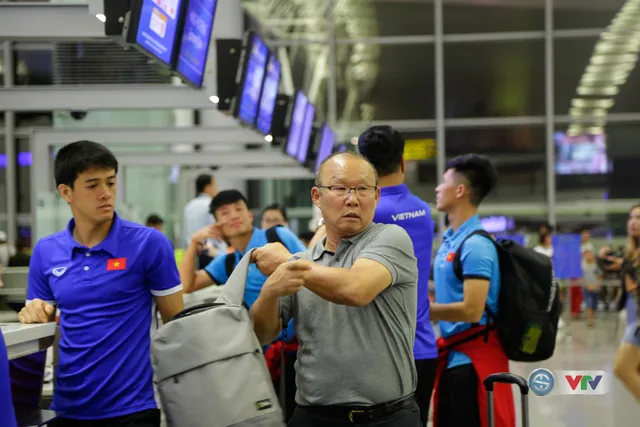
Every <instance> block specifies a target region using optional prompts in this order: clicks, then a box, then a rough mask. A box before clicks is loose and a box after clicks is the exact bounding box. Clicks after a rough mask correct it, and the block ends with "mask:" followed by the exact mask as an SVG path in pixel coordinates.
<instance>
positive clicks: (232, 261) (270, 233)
mask: <svg viewBox="0 0 640 427" xmlns="http://www.w3.org/2000/svg"><path fill="white" fill-rule="evenodd" d="M278 227H282V226H281V225H276V226H275V227H271V228H268V229H267V242H269V243H282V244H283V245H284V243H283V242H282V240H280V236H278V232H277V231H276V229H277V228H278ZM285 246H286V245H285ZM224 268H225V270H226V272H227V277H231V273H233V269H234V268H236V254H235V253H232V254H227V257H226V258H225V259H224Z"/></svg>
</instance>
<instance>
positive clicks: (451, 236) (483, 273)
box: [433, 215, 500, 368]
mask: <svg viewBox="0 0 640 427" xmlns="http://www.w3.org/2000/svg"><path fill="white" fill-rule="evenodd" d="M480 229H482V223H481V222H480V218H479V217H478V216H477V215H474V216H472V217H471V218H469V219H468V220H467V221H466V222H465V223H464V224H462V226H460V228H459V229H458V230H457V231H455V232H454V231H453V229H452V228H449V229H448V230H447V231H446V232H445V234H444V236H443V240H442V245H441V246H440V249H439V250H438V253H437V254H436V259H435V261H434V265H433V273H434V274H433V275H434V282H435V287H436V302H438V303H441V304H448V303H453V302H459V301H462V300H463V299H464V288H463V282H462V281H460V280H459V279H458V278H457V277H456V275H455V273H454V271H453V259H454V258H455V253H456V252H457V251H458V249H459V248H460V245H461V244H462V242H463V241H464V239H465V238H466V237H467V236H468V235H469V234H471V233H472V232H474V231H475V230H480ZM460 261H461V263H462V274H463V277H464V278H480V279H487V280H489V283H490V284H489V294H488V295H487V305H488V306H489V308H490V309H491V310H492V311H493V312H494V313H497V312H498V295H499V293H500V265H499V263H498V252H497V250H496V247H495V244H494V243H493V242H492V241H491V240H489V239H487V238H486V237H483V236H479V235H476V236H472V237H470V238H469V239H468V240H467V241H466V242H465V243H464V247H463V248H462V253H461V258H460ZM486 323H487V313H486V312H485V313H484V314H483V315H482V319H481V320H480V324H486ZM439 324H440V331H441V332H442V335H443V336H444V337H450V336H451V335H454V334H456V333H458V332H462V331H464V330H467V329H469V328H470V327H471V323H468V322H446V321H440V322H439ZM467 363H471V360H470V359H469V358H468V357H467V356H465V355H464V354H462V353H458V352H455V351H452V352H450V353H449V365H448V366H449V367H450V368H452V367H454V366H459V365H463V364H467Z"/></svg>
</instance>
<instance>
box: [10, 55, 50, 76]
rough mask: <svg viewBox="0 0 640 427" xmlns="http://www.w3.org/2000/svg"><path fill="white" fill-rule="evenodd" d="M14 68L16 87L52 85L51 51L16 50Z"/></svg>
mask: <svg viewBox="0 0 640 427" xmlns="http://www.w3.org/2000/svg"><path fill="white" fill-rule="evenodd" d="M14 67H15V68H14V83H15V84H16V85H50V84H53V51H52V50H16V51H15V54H14Z"/></svg>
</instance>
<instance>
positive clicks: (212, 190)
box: [182, 174, 227, 268]
mask: <svg viewBox="0 0 640 427" xmlns="http://www.w3.org/2000/svg"><path fill="white" fill-rule="evenodd" d="M196 194H197V196H196V197H195V198H194V199H192V200H191V201H190V202H189V203H187V205H186V206H185V207H184V212H183V216H182V241H183V245H184V248H185V249H186V248H188V247H189V245H190V244H191V240H192V237H193V235H194V234H195V233H196V232H197V231H198V230H201V229H202V228H204V227H207V226H210V225H212V224H214V223H215V219H214V217H213V216H212V215H211V212H209V205H210V204H211V200H212V199H213V198H214V197H215V195H216V194H218V186H217V185H216V180H215V178H214V177H213V175H210V174H203V175H199V176H198V177H197V178H196ZM226 250H227V244H226V242H225V241H224V240H221V239H207V241H206V242H203V245H201V246H200V247H199V250H198V264H199V265H200V267H201V268H202V267H204V266H205V265H207V264H208V263H209V262H211V260H212V259H213V258H215V256H216V255H217V254H218V253H224V252H225V251H226Z"/></svg>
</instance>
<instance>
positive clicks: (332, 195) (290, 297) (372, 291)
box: [251, 153, 420, 427]
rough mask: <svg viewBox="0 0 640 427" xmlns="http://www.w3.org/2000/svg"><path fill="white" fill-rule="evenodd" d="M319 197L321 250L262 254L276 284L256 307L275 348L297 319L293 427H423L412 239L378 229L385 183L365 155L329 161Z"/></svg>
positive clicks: (396, 230)
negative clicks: (322, 228)
mask: <svg viewBox="0 0 640 427" xmlns="http://www.w3.org/2000/svg"><path fill="white" fill-rule="evenodd" d="M311 196H312V199H313V203H314V204H315V205H316V206H318V207H319V208H320V210H321V211H322V215H323V218H324V219H325V224H326V228H327V236H326V237H325V238H324V239H323V240H322V241H320V242H319V243H318V244H316V245H315V246H314V247H312V248H310V249H309V250H307V251H306V252H303V253H300V254H297V255H296V256H294V257H293V259H291V258H292V257H291V254H289V253H288V252H287V251H286V250H285V249H284V248H283V247H281V246H280V245H278V244H271V245H267V246H265V247H263V248H261V249H258V250H256V251H255V252H254V260H255V262H256V264H257V265H258V267H259V268H260V270H261V271H262V272H263V273H264V274H267V275H269V278H268V279H267V281H266V282H265V284H264V287H263V288H262V291H261V294H260V297H259V298H258V300H257V301H256V303H255V304H254V305H253V307H252V308H251V313H252V315H253V317H254V321H255V331H256V335H257V336H258V338H259V339H260V341H261V342H262V343H265V344H267V343H270V342H271V341H272V340H273V339H274V338H275V337H276V335H277V334H278V332H279V331H280V329H281V327H282V324H287V323H288V321H289V319H291V318H293V319H294V322H295V330H296V334H297V337H298V340H299V342H300V349H299V350H298V361H297V362H296V384H297V386H298V391H297V395H296V402H297V404H298V407H297V408H296V411H295V413H294V415H293V417H292V419H291V421H290V422H289V426H290V427H316V426H317V427H329V426H350V425H353V423H366V424H368V425H369V426H372V427H382V426H384V427H419V426H420V417H419V411H418V407H417V405H416V403H415V400H414V398H413V393H414V391H415V388H416V381H417V379H416V371H415V366H414V363H413V344H414V338H415V328H416V306H417V277H418V269H417V265H416V258H415V256H414V252H413V244H412V243H411V239H410V238H409V236H408V235H407V233H406V232H405V231H404V229H402V228H401V227H398V226H396V225H385V224H374V223H372V220H373V215H374V212H375V209H376V204H377V202H378V199H379V197H380V190H379V189H378V177H377V174H376V172H375V169H374V168H373V166H371V164H370V163H369V162H368V161H367V160H366V159H364V158H363V157H362V156H360V155H358V154H354V153H340V154H337V155H334V156H332V157H330V158H328V159H327V160H325V162H323V164H322V165H321V167H320V169H319V171H318V175H317V176H316V182H315V186H314V187H313V189H312V192H311ZM287 261H290V262H287Z"/></svg>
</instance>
